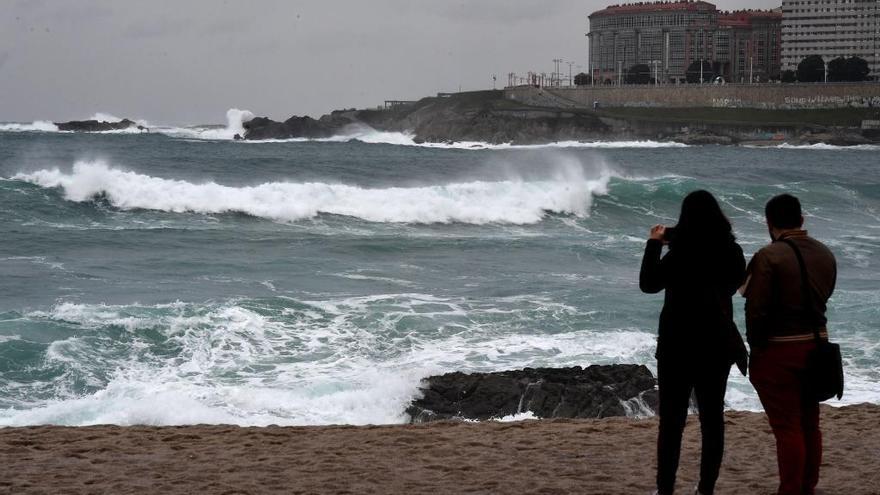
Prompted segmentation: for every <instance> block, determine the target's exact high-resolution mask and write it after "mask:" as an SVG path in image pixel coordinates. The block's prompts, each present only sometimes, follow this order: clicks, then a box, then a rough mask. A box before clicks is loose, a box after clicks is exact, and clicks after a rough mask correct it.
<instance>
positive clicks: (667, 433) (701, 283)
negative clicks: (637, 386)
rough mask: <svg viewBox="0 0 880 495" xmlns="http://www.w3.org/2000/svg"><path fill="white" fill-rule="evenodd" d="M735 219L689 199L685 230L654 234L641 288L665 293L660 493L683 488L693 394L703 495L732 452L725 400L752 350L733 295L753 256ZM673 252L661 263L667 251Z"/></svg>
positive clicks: (710, 200) (699, 195)
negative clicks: (739, 237) (679, 478)
mask: <svg viewBox="0 0 880 495" xmlns="http://www.w3.org/2000/svg"><path fill="white" fill-rule="evenodd" d="M732 230H733V229H732V227H731V225H730V221H729V220H728V219H727V217H726V216H725V215H724V213H723V212H722V211H721V207H720V206H719V205H718V201H716V200H715V197H714V196H712V194H710V193H709V192H707V191H694V192H692V193H690V194H688V195H687V197H685V198H684V201H683V202H682V204H681V215H680V216H679V219H678V225H676V226H675V227H674V228H667V227H665V226H663V225H655V226H654V227H653V228H652V229H651V234H650V238H649V239H648V244H647V246H645V255H644V258H643V259H642V270H641V273H640V275H639V287H640V288H641V289H642V291H643V292H647V293H650V294H655V293H657V292H660V291H662V290H665V291H666V293H665V297H664V301H663V310H662V312H661V313H660V327H659V332H658V333H659V335H658V338H657V354H656V357H657V382H658V386H659V391H660V406H659V415H660V431H659V434H658V436H657V492H656V493H659V494H661V495H666V494H671V493H673V492H674V490H675V473H676V471H677V470H678V460H679V454H680V451H681V436H682V432H683V431H684V426H685V422H686V420H687V413H688V405H689V402H690V397H691V392H692V391H693V393H694V395H695V396H696V400H697V408H698V410H699V416H700V430H701V433H702V438H703V443H702V454H701V458H700V482H699V484H698V485H697V489H696V493H699V494H704V495H709V494H711V493H713V491H714V489H715V481H716V480H717V479H718V471H719V468H720V467H721V458H722V456H723V454H724V394H725V391H726V390H727V377H728V374H729V373H730V366H731V365H732V364H733V363H734V362H736V363H737V364H738V366H739V367H740V369H741V370H742V369H744V368H745V365H744V363H743V362H742V360H743V359H744V357H745V346H744V345H743V343H742V338H741V337H740V336H739V332H738V330H737V329H736V326H735V324H734V322H733V306H732V303H731V296H733V294H734V293H735V292H736V289H737V288H738V287H739V286H740V285H741V284H742V282H743V278H744V274H745V258H743V252H742V249H741V248H740V247H739V245H738V244H737V243H736V238H735V237H734V235H733V232H732ZM664 245H667V246H668V247H669V251H668V252H667V253H666V255H665V256H663V257H662V258H661V257H660V255H661V253H662V251H663V246H664Z"/></svg>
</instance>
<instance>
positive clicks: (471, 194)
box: [14, 162, 611, 224]
mask: <svg viewBox="0 0 880 495" xmlns="http://www.w3.org/2000/svg"><path fill="white" fill-rule="evenodd" d="M610 178H611V172H610V171H609V170H600V171H598V173H596V174H594V176H593V177H589V176H588V173H587V172H586V171H585V170H584V168H583V167H582V166H581V165H580V164H579V163H572V162H569V163H564V164H562V165H560V166H559V167H556V169H555V170H553V171H552V172H551V173H550V176H549V177H547V178H546V179H545V180H533V181H525V180H504V181H497V182H486V181H474V182H461V183H452V184H443V185H430V186H423V187H388V188H376V189H370V188H363V187H359V186H351V185H345V184H331V183H322V182H303V183H294V182H270V183H264V184H260V185H258V186H252V187H232V186H224V185H220V184H216V183H213V182H207V183H203V184H195V183H191V182H186V181H182V180H171V179H163V178H159V177H152V176H148V175H142V174H138V173H136V172H129V171H124V170H121V169H119V168H115V167H111V166H109V165H107V164H106V163H103V162H77V163H75V164H74V165H73V168H72V171H71V172H69V173H68V172H63V171H61V170H59V169H57V168H56V169H51V170H40V171H37V172H33V173H21V174H17V175H16V176H14V179H16V180H22V181H27V182H31V183H33V184H37V185H40V186H43V187H50V188H55V187H59V188H61V189H63V191H64V197H65V199H67V200H70V201H77V202H84V201H92V200H94V199H95V198H96V197H100V198H105V199H106V200H107V201H108V202H109V203H110V204H111V205H113V206H114V207H117V208H121V209H135V208H139V209H149V210H160V211H168V212H194V213H205V214H217V213H227V212H240V213H246V214H248V215H253V216H256V217H261V218H267V219H271V220H277V221H288V222H292V221H297V220H302V219H306V218H312V217H315V216H317V215H319V214H334V215H345V216H351V217H356V218H360V219H362V220H367V221H371V222H392V223H394V222H399V223H451V222H459V223H470V224H486V223H511V224H530V223H536V222H539V221H541V219H542V218H544V216H545V215H546V213H547V212H554V213H563V214H572V215H577V216H586V215H588V214H589V209H590V206H591V204H592V200H593V196H594V195H600V194H605V193H606V192H607V187H608V181H609V180H610Z"/></svg>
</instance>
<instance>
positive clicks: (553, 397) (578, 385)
mask: <svg viewBox="0 0 880 495" xmlns="http://www.w3.org/2000/svg"><path fill="white" fill-rule="evenodd" d="M656 383H657V380H656V379H655V378H654V376H653V375H652V374H651V371H650V370H648V368H646V367H645V366H642V365H635V364H612V365H594V366H589V367H587V368H581V367H580V366H575V367H572V368H525V369H523V370H516V371H501V372H495V373H471V374H466V373H460V372H455V373H447V374H445V375H439V376H432V377H429V378H426V379H425V380H424V381H423V383H422V388H421V390H422V392H423V394H424V396H423V397H422V398H419V399H415V400H413V401H412V403H411V405H410V406H409V407H408V408H407V410H406V412H407V414H409V416H410V422H412V423H423V422H427V421H436V420H443V419H474V420H486V419H492V418H501V417H504V416H510V415H514V414H520V413H526V412H531V413H532V414H534V415H535V416H536V417H539V418H604V417H609V416H627V415H632V414H634V413H637V414H638V413H641V414H650V413H652V412H653V411H655V410H656V409H657V403H658V396H657V391H656Z"/></svg>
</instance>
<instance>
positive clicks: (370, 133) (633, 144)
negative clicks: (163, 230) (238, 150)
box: [243, 126, 688, 150]
mask: <svg viewBox="0 0 880 495" xmlns="http://www.w3.org/2000/svg"><path fill="white" fill-rule="evenodd" d="M350 141H360V142H362V143H367V144H391V145H396V146H416V147H421V148H435V149H452V150H510V149H512V150H533V149H546V148H559V149H566V148H587V149H615V148H686V147H688V145H686V144H683V143H675V142H671V141H669V142H660V141H650V140H649V141H557V142H553V143H546V144H511V143H500V144H492V143H486V142H482V141H457V142H451V143H436V142H418V141H416V137H415V134H413V133H411V132H391V131H378V130H376V129H373V128H370V127H367V126H355V127H351V128H348V129H346V132H343V133H342V134H339V135H336V136H332V137H328V138H314V139H310V138H289V139H261V140H251V141H243V142H244V143H249V144H268V143H302V142H318V143H345V142H350Z"/></svg>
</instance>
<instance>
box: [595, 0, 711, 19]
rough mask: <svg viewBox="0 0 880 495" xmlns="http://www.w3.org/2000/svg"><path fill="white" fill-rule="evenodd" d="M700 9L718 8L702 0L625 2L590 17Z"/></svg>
mask: <svg viewBox="0 0 880 495" xmlns="http://www.w3.org/2000/svg"><path fill="white" fill-rule="evenodd" d="M678 10H686V11H698V10H713V11H714V10H716V8H715V5H714V4H711V3H709V2H703V1H702V0H696V1H689V0H683V1H679V2H663V1H660V2H639V3H625V4H623V5H610V6H608V7H605V8H604V9H602V10H597V11H596V12H593V13H592V14H590V15H589V16H588V17H593V16H594V15H614V14H632V13H638V12H663V11H678Z"/></svg>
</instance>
